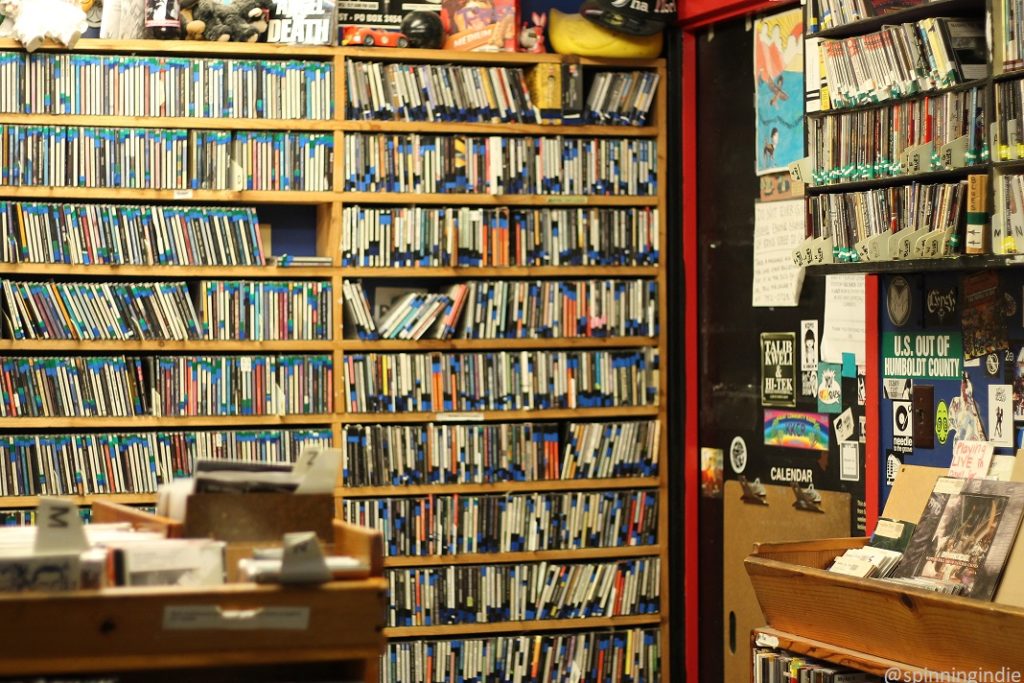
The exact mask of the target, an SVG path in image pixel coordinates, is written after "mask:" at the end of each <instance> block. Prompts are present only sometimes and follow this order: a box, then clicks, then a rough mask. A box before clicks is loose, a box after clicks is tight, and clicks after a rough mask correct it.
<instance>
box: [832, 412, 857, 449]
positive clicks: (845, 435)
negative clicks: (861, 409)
mask: <svg viewBox="0 0 1024 683" xmlns="http://www.w3.org/2000/svg"><path fill="white" fill-rule="evenodd" d="M832 425H833V427H835V430H836V441H837V442H838V443H840V444H841V443H843V442H844V441H849V440H850V437H852V436H853V409H852V408H847V409H846V410H844V411H843V412H842V414H841V415H840V416H839V417H837V418H836V419H835V420H833V421H832Z"/></svg>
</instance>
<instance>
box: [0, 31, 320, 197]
mask: <svg viewBox="0 0 1024 683" xmlns="http://www.w3.org/2000/svg"><path fill="white" fill-rule="evenodd" d="M182 42H184V41H182ZM0 197H4V198H14V199H54V200H57V199H96V198H98V197H102V198H103V199H104V200H106V201H110V202H127V203H139V202H147V201H153V202H182V201H188V202H204V203H210V202H229V203H232V204H327V203H330V202H333V201H334V200H335V199H336V198H337V195H335V194H334V193H333V192H298V191H285V192H276V191H263V190H137V189H129V188H120V187H49V186H46V187H40V186H23V185H0Z"/></svg>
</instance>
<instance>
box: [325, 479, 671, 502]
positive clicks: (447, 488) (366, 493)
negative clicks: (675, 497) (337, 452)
mask: <svg viewBox="0 0 1024 683" xmlns="http://www.w3.org/2000/svg"><path fill="white" fill-rule="evenodd" d="M658 483H659V481H658V478H657V477H616V478H614V479H552V480H544V481H499V482H493V483H486V484H411V485H409V486H343V487H340V488H338V489H335V492H334V495H336V496H338V497H340V498H349V499H352V498H397V497H400V496H427V495H435V496H447V495H454V494H459V495H463V494H484V495H486V494H493V493H528V492H533V491H605V490H612V489H642V488H657V486H658Z"/></svg>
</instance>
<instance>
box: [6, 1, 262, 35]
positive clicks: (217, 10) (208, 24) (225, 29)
mask: <svg viewBox="0 0 1024 683" xmlns="http://www.w3.org/2000/svg"><path fill="white" fill-rule="evenodd" d="M2 1H3V0H0V2H2ZM271 5H272V2H271V0H235V2H232V3H230V4H224V3H222V2H219V1H218V0H183V1H182V2H181V10H182V12H181V28H182V31H183V32H184V34H185V39H186V40H211V41H215V42H227V41H232V42H236V43H255V42H256V41H257V40H259V37H260V35H262V34H263V33H266V31H267V15H268V13H269V11H270V8H271Z"/></svg>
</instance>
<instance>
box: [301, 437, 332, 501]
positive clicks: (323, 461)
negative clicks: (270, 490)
mask: <svg viewBox="0 0 1024 683" xmlns="http://www.w3.org/2000/svg"><path fill="white" fill-rule="evenodd" d="M340 467H341V450H340V449H337V448H311V447H306V448H303V449H302V453H301V454H300V455H299V460H298V462H296V463H295V467H293V468H292V472H293V473H295V474H301V475H302V480H301V481H300V482H299V486H298V488H297V489H295V493H302V494H313V493H333V492H334V487H335V485H336V484H337V482H338V470H339V468H340Z"/></svg>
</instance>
